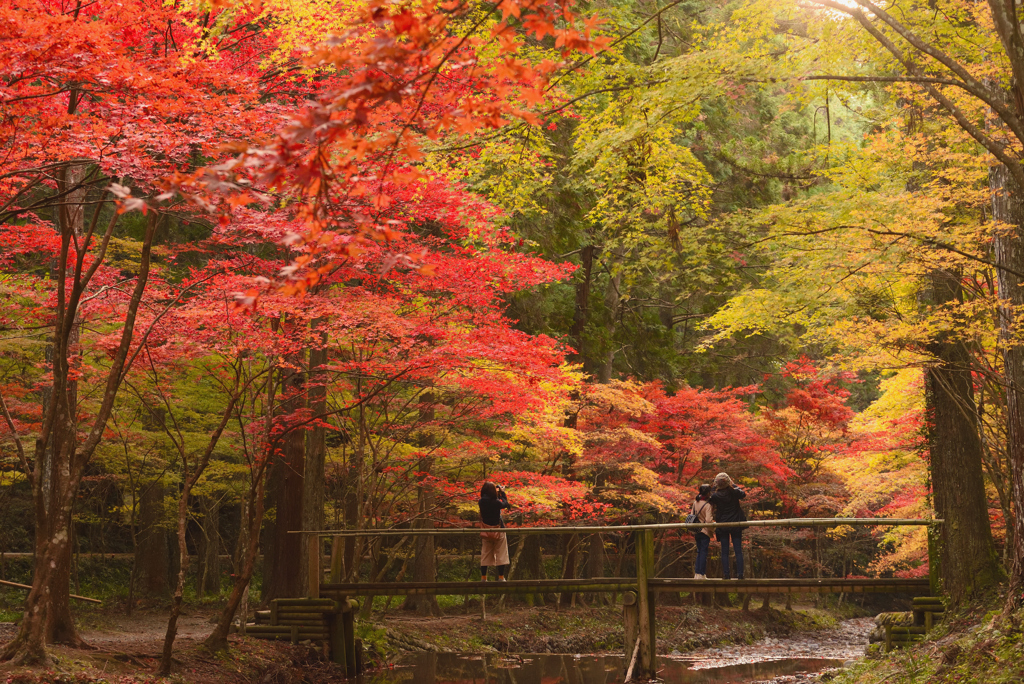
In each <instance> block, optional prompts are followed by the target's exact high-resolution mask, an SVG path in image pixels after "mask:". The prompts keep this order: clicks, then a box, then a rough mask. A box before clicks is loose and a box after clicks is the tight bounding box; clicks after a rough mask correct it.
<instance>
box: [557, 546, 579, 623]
mask: <svg viewBox="0 0 1024 684" xmlns="http://www.w3.org/2000/svg"><path fill="white" fill-rule="evenodd" d="M561 537H562V538H563V539H565V556H564V557H563V563H562V579H564V580H572V579H576V565H577V563H578V562H579V552H580V536H579V535H578V534H570V535H569V536H565V535H564V534H563V535H561ZM574 597H575V594H574V593H573V592H571V591H566V592H562V598H561V603H562V604H563V605H566V606H571V605H573V602H574V601H573V600H574Z"/></svg>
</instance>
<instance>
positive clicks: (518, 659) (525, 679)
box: [362, 618, 874, 684]
mask: <svg viewBox="0 0 1024 684" xmlns="http://www.w3.org/2000/svg"><path fill="white" fill-rule="evenodd" d="M873 627H874V621H873V620H872V619H871V618H857V619H854V620H845V621H843V622H842V623H840V625H839V626H838V628H836V629H833V630H824V631H816V632H812V633H804V634H795V635H793V636H790V637H785V638H766V639H762V640H760V641H757V642H755V643H753V644H749V645H747V644H741V645H734V646H728V647H722V648H711V649H704V650H700V651H694V652H692V653H687V654H681V653H679V652H672V653H670V654H660V655H659V656H658V668H659V669H658V676H659V678H660V679H661V680H662V681H664V682H665V683H666V684H711V683H712V682H714V683H715V684H751V683H753V682H775V683H781V682H801V681H813V680H814V679H815V675H817V674H819V673H821V672H822V671H824V670H827V669H831V668H837V667H842V666H843V664H844V662H846V661H849V660H854V659H857V658H860V657H861V656H863V655H864V648H865V646H867V643H868V633H869V632H870V631H871V629H872V628H873ZM624 669H625V663H624V662H623V657H622V656H621V655H595V654H550V653H543V654H522V655H515V654H511V655H510V654H503V653H488V654H463V655H460V654H454V653H412V654H407V655H405V656H403V657H402V658H400V659H399V660H398V662H397V663H396V664H395V666H394V669H388V670H382V671H377V672H374V673H372V674H368V675H366V676H365V677H363V678H362V680H363V684H618V683H619V682H621V681H622V676H623V671H624Z"/></svg>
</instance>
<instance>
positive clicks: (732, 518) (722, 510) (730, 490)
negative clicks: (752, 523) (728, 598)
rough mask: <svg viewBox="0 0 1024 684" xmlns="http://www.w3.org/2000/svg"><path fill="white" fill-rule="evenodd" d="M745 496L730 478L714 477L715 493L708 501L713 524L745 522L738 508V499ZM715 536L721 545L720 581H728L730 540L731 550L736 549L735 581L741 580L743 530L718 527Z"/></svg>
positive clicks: (723, 474) (745, 518) (720, 475)
mask: <svg viewBox="0 0 1024 684" xmlns="http://www.w3.org/2000/svg"><path fill="white" fill-rule="evenodd" d="M746 496H747V493H746V492H745V491H743V490H742V489H740V488H739V487H737V486H736V485H735V484H733V481H732V478H731V477H729V476H728V475H727V474H725V473H718V475H716V476H715V493H714V494H712V495H711V498H710V499H709V501H710V502H711V503H712V504H714V506H715V522H717V523H726V522H746V521H747V516H746V515H745V514H744V513H743V509H742V508H740V499H743V498H744V497H746ZM715 536H716V537H717V538H718V541H719V542H720V543H721V544H722V579H730V576H729V574H730V573H729V541H730V540H731V541H732V546H733V548H734V549H736V579H743V528H742V527H719V528H716V530H715Z"/></svg>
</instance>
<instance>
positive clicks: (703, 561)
mask: <svg viewBox="0 0 1024 684" xmlns="http://www.w3.org/2000/svg"><path fill="white" fill-rule="evenodd" d="M695 536H696V537H697V562H696V563H695V564H694V566H693V574H695V575H706V574H708V545H709V544H711V537H709V536H708V535H706V534H704V533H703V532H698V533H697V534H696V535H695Z"/></svg>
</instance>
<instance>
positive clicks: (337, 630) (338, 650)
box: [328, 597, 348, 675]
mask: <svg viewBox="0 0 1024 684" xmlns="http://www.w3.org/2000/svg"><path fill="white" fill-rule="evenodd" d="M347 604H348V599H346V598H345V597H342V598H341V600H340V601H338V602H336V603H335V604H334V612H333V613H331V614H330V615H329V616H328V620H329V622H328V629H329V630H330V642H331V662H332V663H334V664H335V665H340V666H341V667H342V668H343V669H345V670H346V675H347V674H348V660H347V658H346V655H347V649H346V648H345V622H344V620H342V619H341V613H342V610H343V606H345V605H347Z"/></svg>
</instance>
